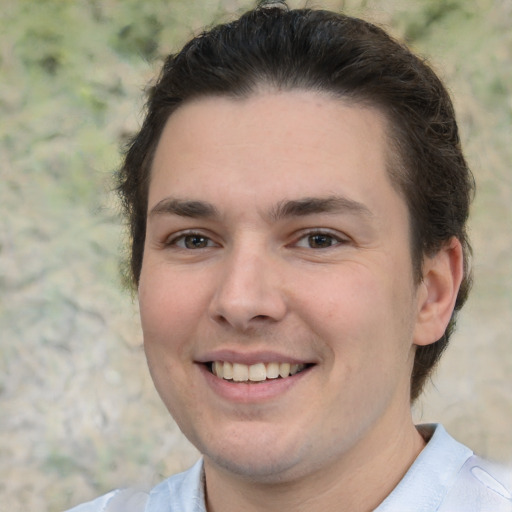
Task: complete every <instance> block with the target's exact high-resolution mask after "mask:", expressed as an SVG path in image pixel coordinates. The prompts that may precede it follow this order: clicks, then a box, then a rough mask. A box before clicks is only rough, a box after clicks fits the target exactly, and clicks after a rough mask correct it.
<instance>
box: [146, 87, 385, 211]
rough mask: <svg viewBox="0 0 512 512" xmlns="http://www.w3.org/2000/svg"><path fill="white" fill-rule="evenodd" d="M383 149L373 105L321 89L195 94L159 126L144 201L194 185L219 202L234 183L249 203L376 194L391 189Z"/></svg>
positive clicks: (190, 190) (381, 122)
mask: <svg viewBox="0 0 512 512" xmlns="http://www.w3.org/2000/svg"><path fill="white" fill-rule="evenodd" d="M388 147H389V143H388V137H387V134H386V119H385V117H384V115H383V114H382V113H381V112H380V111H379V110H377V109H375V108H370V107H363V106H360V105H350V104H349V103H348V102H347V101H345V100H343V99H339V98H334V97H332V96H330V95H327V94H323V93H316V92H311V91H286V92H265V93H258V94H255V95H253V96H250V97H249V98H244V99H238V98H237V99H235V98H230V97H204V98H200V99H197V100H194V101H191V102H188V103H185V104H184V105H182V106H181V107H180V108H178V110H176V111H175V112H174V113H173V114H172V115H171V116H170V118H169V120H168V122H167V124H166V126H165V128H164V131H163V133H162V136H161V139H160V141H159V144H158V146H157V150H156V153H155V158H154V161H153V167H152V177H151V182H150V190H149V195H150V197H149V207H150V208H151V205H152V204H153V205H154V204H155V202H157V201H158V200H160V199H161V198H162V194H165V193H167V194H169V195H176V193H178V195H183V196H186V197H192V198H193V197H194V195H195V194H197V193H198V191H199V189H201V191H202V193H204V192H207V194H208V195H209V196H210V197H211V198H212V200H214V201H215V200H217V201H219V202H220V203H222V202H223V199H225V197H226V193H227V192H228V191H229V190H235V189H237V190H238V193H239V194H242V195H245V196H246V199H247V200H248V202H247V205H249V204H251V201H254V200H255V199H256V197H257V198H258V200H259V201H260V203H261V202H262V201H264V200H265V199H268V201H269V203H270V202H278V201H280V200H282V197H280V196H283V194H285V193H286V195H288V196H289V197H290V198H292V199H293V198H294V197H304V196H305V195H323V196H332V195H333V194H342V195H344V196H349V197H351V199H354V200H356V201H362V200H364V199H366V200H370V201H371V200H372V199H371V198H372V197H373V198H375V199H377V198H379V196H381V199H382V198H384V197H385V196H386V194H381V192H382V191H383V188H386V189H389V188H390V187H391V182H390V179H389V174H388V172H387V168H388V150H387V148H388ZM237 187H238V188H237ZM308 190H311V192H312V193H311V194H308V193H307V191H308ZM313 192H314V193H313ZM389 192H390V190H388V194H389ZM365 196H366V198H365Z"/></svg>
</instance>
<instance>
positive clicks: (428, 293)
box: [414, 237, 464, 345]
mask: <svg viewBox="0 0 512 512" xmlns="http://www.w3.org/2000/svg"><path fill="white" fill-rule="evenodd" d="M463 265H464V261H463V252H462V246H461V244H460V242H459V240H458V239H457V238H455V237H453V238H451V239H450V241H449V242H448V243H447V244H446V245H445V246H443V247H442V248H441V249H440V250H439V251H438V252H437V253H436V254H435V255H434V256H432V257H426V258H425V260H424V262H423V281H422V283H421V284H420V286H419V288H418V316H417V319H416V327H415V330H414V344H415V345H429V344H431V343H434V342H436V341H437V340H438V339H440V338H441V337H442V335H443V334H444V332H445V329H446V326H447V325H448V322H449V321H450V318H451V316H452V312H453V308H454V307H455V301H456V299H457V294H458V292H459V287H460V283H461V281H462V277H463V273H464V271H463V268H464V267H463Z"/></svg>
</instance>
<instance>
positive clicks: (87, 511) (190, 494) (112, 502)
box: [66, 460, 206, 512]
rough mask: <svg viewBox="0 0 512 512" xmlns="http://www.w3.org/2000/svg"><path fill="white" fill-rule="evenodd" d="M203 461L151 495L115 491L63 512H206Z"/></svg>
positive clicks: (176, 476) (158, 486) (136, 491)
mask: <svg viewBox="0 0 512 512" xmlns="http://www.w3.org/2000/svg"><path fill="white" fill-rule="evenodd" d="M204 503H205V501H204V476H203V461H202V460H199V461H198V462H197V463H196V464H195V465H194V466H193V467H192V468H190V469H189V470H188V471H185V472H183V473H179V474H177V475H174V476H171V477H170V478H168V479H167V480H164V481H163V482H161V483H160V484H158V485H157V486H156V487H154V488H153V489H151V491H150V492H143V491H140V490H136V489H117V490H115V491H112V492H109V493H108V494H105V495H103V496H100V497H99V498H96V499H95V500H93V501H89V502H87V503H83V504H81V505H78V506H77V507H74V508H72V509H70V510H68V511H66V512H206V507H205V504H204Z"/></svg>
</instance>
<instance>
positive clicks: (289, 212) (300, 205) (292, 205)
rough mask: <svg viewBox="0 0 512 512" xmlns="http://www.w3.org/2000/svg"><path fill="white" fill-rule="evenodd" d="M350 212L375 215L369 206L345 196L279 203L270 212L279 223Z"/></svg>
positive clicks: (271, 216)
mask: <svg viewBox="0 0 512 512" xmlns="http://www.w3.org/2000/svg"><path fill="white" fill-rule="evenodd" d="M343 212H349V213H354V214H359V215H363V216H365V217H372V216H373V214H372V212H371V211H370V210H369V208H368V207H367V206H365V205H364V204H363V203H360V202H358V201H354V200H353V199H349V198H348V197H344V196H328V197H304V198H301V199H294V200H288V201H281V202H279V203H278V204H277V205H276V206H275V207H274V208H272V210H271V211H270V218H271V219H272V220H273V221H278V220H280V219H283V218H286V217H305V216H307V215H315V214H318V213H343Z"/></svg>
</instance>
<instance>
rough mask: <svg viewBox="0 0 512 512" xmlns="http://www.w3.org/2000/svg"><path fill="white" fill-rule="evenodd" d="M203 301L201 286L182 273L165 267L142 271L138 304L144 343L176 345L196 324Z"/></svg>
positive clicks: (175, 346) (202, 308)
mask: <svg viewBox="0 0 512 512" xmlns="http://www.w3.org/2000/svg"><path fill="white" fill-rule="evenodd" d="M203 303H204V300H203V297H202V294H201V287H200V286H198V283H194V282H190V280H189V279H187V278H185V276H183V275H180V274H179V273H176V274H171V273H170V272H168V271H167V272H163V271H161V272H156V271H154V272H150V271H145V272H143V273H142V274H141V280H140V285H139V307H140V316H141V323H142V331H143V334H144V344H145V345H146V346H147V345H155V344H156V345H164V346H165V347H167V348H171V347H172V348H173V349H175V348H177V347H179V346H180V345H181V344H183V343H184V342H185V341H186V340H185V338H186V337H187V335H188V333H189V332H190V331H191V330H192V329H193V328H194V326H195V325H197V322H198V317H199V316H200V314H201V312H202V311H203V310H204V304H203Z"/></svg>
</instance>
